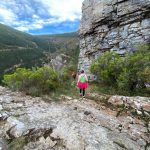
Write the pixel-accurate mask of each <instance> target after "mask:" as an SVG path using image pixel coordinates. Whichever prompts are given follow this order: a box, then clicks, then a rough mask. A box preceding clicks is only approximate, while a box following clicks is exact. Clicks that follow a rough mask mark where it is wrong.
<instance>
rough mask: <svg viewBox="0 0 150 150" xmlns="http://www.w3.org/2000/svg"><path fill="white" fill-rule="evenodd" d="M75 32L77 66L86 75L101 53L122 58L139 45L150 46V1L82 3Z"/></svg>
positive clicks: (121, 0)
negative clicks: (77, 41)
mask: <svg viewBox="0 0 150 150" xmlns="http://www.w3.org/2000/svg"><path fill="white" fill-rule="evenodd" d="M78 32H79V36H80V55H79V64H78V66H79V69H84V70H85V71H86V72H87V73H88V72H89V65H90V64H91V63H92V61H93V60H94V59H95V58H97V56H99V55H100V54H101V53H102V52H104V51H107V50H111V51H117V53H119V54H120V55H124V53H126V52H128V51H134V50H135V45H137V44H139V43H143V42H146V43H150V0H84V2H83V6H82V19H81V24H80V27H79V31H78Z"/></svg>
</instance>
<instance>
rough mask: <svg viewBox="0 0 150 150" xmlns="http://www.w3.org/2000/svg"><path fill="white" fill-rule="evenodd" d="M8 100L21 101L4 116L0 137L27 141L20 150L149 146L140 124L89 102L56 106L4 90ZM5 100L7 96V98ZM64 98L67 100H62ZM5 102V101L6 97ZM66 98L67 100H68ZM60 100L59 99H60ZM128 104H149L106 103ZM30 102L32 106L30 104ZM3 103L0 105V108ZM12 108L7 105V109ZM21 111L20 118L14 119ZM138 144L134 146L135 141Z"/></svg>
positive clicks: (118, 99)
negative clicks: (23, 138) (20, 138)
mask: <svg viewBox="0 0 150 150" xmlns="http://www.w3.org/2000/svg"><path fill="white" fill-rule="evenodd" d="M5 92H7V93H8V94H9V95H10V97H11V99H17V101H18V102H19V101H20V102H22V101H23V100H24V101H25V103H24V105H20V107H22V108H20V107H16V109H13V107H12V109H8V110H6V112H5V113H7V114H10V115H11V116H10V117H8V118H7V119H5V121H4V123H3V122H0V135H1V136H2V137H3V138H6V139H12V140H13V139H15V138H19V137H22V136H25V137H27V138H28V144H27V145H26V146H24V148H23V149H24V150H42V149H43V150H45V149H49V150H68V149H69V150H84V149H85V150H87V149H89V150H91V149H92V150H101V149H102V150H110V149H111V150H117V149H118V150H123V149H124V148H123V147H121V146H124V147H125V148H126V149H133V150H138V149H140V150H143V148H142V146H143V145H144V144H145V143H144V141H145V142H149V137H148V134H147V133H148V128H147V127H145V126H144V122H142V120H141V121H137V120H136V118H132V117H131V116H130V115H129V114H126V115H125V116H119V117H116V112H115V113H114V111H112V110H110V109H108V108H107V106H106V107H105V109H104V110H103V109H100V108H101V107H100V104H98V103H96V102H94V101H93V100H90V99H86V98H85V99H83V100H79V99H73V98H72V100H68V98H67V100H65V101H60V102H58V103H57V102H53V101H51V102H50V103H47V102H44V101H43V99H42V98H40V97H37V98H32V97H29V96H22V95H20V94H19V93H14V94H13V93H12V92H11V91H8V90H7V89H5V90H4V91H3V95H0V98H1V97H4V96H5ZM7 96H8V95H7ZM92 96H93V97H94V98H98V100H99V102H100V100H103V101H104V99H105V100H106V101H107V100H108V99H109V97H110V96H107V95H98V94H92V95H91V98H92ZM63 97H67V96H65V95H64V96H63ZM8 98H9V97H8ZM69 98H70V97H69ZM60 99H62V96H61V97H60ZM129 99H131V100H130V101H131V102H132V100H134V101H136V100H139V99H140V100H141V104H142V103H145V102H149V100H148V99H147V98H141V97H125V96H114V97H113V96H111V97H110V99H109V100H111V101H112V102H115V104H119V105H120V104H122V103H126V102H127V100H128V103H129V104H132V103H130V101H129ZM31 101H32V103H31ZM3 103H4V102H3V101H2V102H0V105H3ZM13 104H16V101H11V102H10V103H9V105H11V106H12V105H13ZM20 109H21V110H22V114H21V115H15V114H16V111H18V110H20ZM135 140H136V141H138V142H136V141H135Z"/></svg>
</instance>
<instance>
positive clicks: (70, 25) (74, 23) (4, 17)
mask: <svg viewBox="0 0 150 150" xmlns="http://www.w3.org/2000/svg"><path fill="white" fill-rule="evenodd" d="M82 2H83V0H0V23H2V24H5V25H8V26H11V27H13V28H15V29H17V30H20V31H23V32H27V33H30V34H34V35H35V34H57V33H66V32H75V31H77V29H78V26H79V23H80V19H81V7H82Z"/></svg>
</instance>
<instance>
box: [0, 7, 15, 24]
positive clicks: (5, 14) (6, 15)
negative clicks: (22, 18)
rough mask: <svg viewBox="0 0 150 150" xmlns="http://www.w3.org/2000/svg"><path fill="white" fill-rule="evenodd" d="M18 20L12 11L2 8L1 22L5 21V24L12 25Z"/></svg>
mask: <svg viewBox="0 0 150 150" xmlns="http://www.w3.org/2000/svg"><path fill="white" fill-rule="evenodd" d="M16 18H17V16H16V15H15V14H14V13H13V12H12V11H11V10H7V9H5V8H0V20H3V21H4V22H5V23H11V22H13V21H14V20H16Z"/></svg>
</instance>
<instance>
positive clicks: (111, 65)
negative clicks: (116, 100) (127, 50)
mask: <svg viewBox="0 0 150 150" xmlns="http://www.w3.org/2000/svg"><path fill="white" fill-rule="evenodd" d="M149 66H150V48H149V46H147V45H140V46H139V47H138V48H137V51H135V52H134V53H132V54H127V55H126V56H125V57H120V56H119V55H118V54H116V53H114V52H106V53H104V54H102V55H101V56H100V57H99V58H98V59H97V60H96V61H95V62H94V63H93V64H92V65H91V68H90V70H91V72H92V73H94V74H96V75H97V77H98V80H99V81H101V82H103V83H105V84H107V85H108V86H112V87H115V88H117V89H118V90H119V91H127V92H128V93H132V92H134V91H136V90H137V89H138V90H139V89H143V88H146V83H150V67H149Z"/></svg>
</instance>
